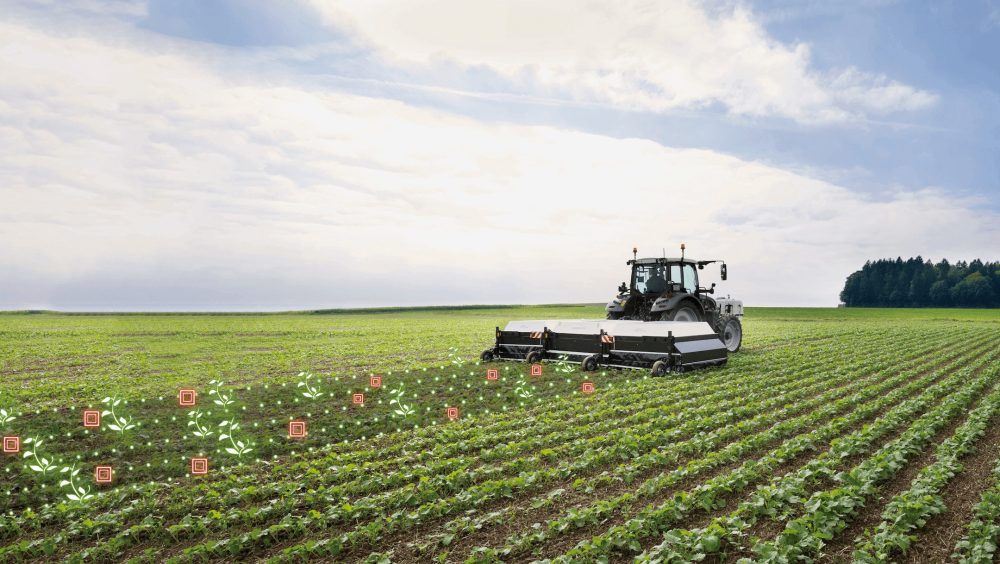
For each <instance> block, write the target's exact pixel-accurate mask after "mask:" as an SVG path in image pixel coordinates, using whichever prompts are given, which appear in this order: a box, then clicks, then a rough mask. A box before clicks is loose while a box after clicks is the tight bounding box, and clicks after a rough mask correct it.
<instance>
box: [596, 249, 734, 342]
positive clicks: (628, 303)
mask: <svg viewBox="0 0 1000 564" xmlns="http://www.w3.org/2000/svg"><path fill="white" fill-rule="evenodd" d="M637 254H638V250H637V249H634V248H633V249H632V257H633V258H632V260H629V261H627V262H626V263H625V264H627V265H628V266H631V267H632V278H631V282H630V283H629V284H625V283H624V282H622V285H621V286H619V287H618V295H617V296H616V297H615V298H614V299H613V300H611V301H610V302H608V305H607V308H606V310H607V318H608V319H622V320H635V321H704V322H706V323H708V324H709V325H710V326H711V327H712V328H713V329H714V330H715V332H716V333H717V334H718V335H719V338H720V339H721V340H722V342H723V343H724V344H725V345H726V348H727V349H728V350H729V351H730V352H736V351H738V350H740V345H741V343H742V341H743V325H742V323H741V321H740V319H741V318H742V317H743V302H742V301H741V300H734V299H732V298H729V297H726V298H718V299H716V298H713V297H711V294H714V293H715V284H714V283H713V284H712V285H711V287H709V288H703V287H701V286H699V285H698V271H700V270H704V269H705V266H706V265H708V264H712V263H716V262H718V263H721V267H720V277H721V278H722V279H723V280H726V278H727V272H726V263H725V262H723V261H721V260H693V259H689V258H684V245H683V244H682V245H681V256H680V258H668V257H663V258H636V255H637Z"/></svg>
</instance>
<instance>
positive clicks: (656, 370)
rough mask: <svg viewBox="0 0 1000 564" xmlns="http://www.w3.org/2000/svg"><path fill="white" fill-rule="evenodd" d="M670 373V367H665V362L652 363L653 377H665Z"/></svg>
mask: <svg viewBox="0 0 1000 564" xmlns="http://www.w3.org/2000/svg"><path fill="white" fill-rule="evenodd" d="M669 371H670V367H669V366H667V363H666V362H663V361H662V360H657V361H656V362H654V363H653V369H652V372H653V376H666V374H667V372H669Z"/></svg>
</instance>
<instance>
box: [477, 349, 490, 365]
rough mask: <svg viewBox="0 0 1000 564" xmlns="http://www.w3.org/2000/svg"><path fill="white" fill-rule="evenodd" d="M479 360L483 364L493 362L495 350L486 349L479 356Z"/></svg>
mask: <svg viewBox="0 0 1000 564" xmlns="http://www.w3.org/2000/svg"><path fill="white" fill-rule="evenodd" d="M479 360H481V361H483V362H489V361H491V360H493V349H486V350H485V351H483V352H482V354H480V355H479Z"/></svg>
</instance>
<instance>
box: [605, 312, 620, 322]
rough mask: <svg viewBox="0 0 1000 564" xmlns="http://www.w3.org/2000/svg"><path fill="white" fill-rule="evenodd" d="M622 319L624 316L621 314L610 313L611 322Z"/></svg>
mask: <svg viewBox="0 0 1000 564" xmlns="http://www.w3.org/2000/svg"><path fill="white" fill-rule="evenodd" d="M621 318H622V314H620V313H616V312H611V311H609V312H608V319H610V320H616V319H621Z"/></svg>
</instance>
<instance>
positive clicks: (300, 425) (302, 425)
mask: <svg viewBox="0 0 1000 564" xmlns="http://www.w3.org/2000/svg"><path fill="white" fill-rule="evenodd" d="M306 434H307V433H306V422H305V421H289V422H288V438H289V439H303V438H305V436H306Z"/></svg>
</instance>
